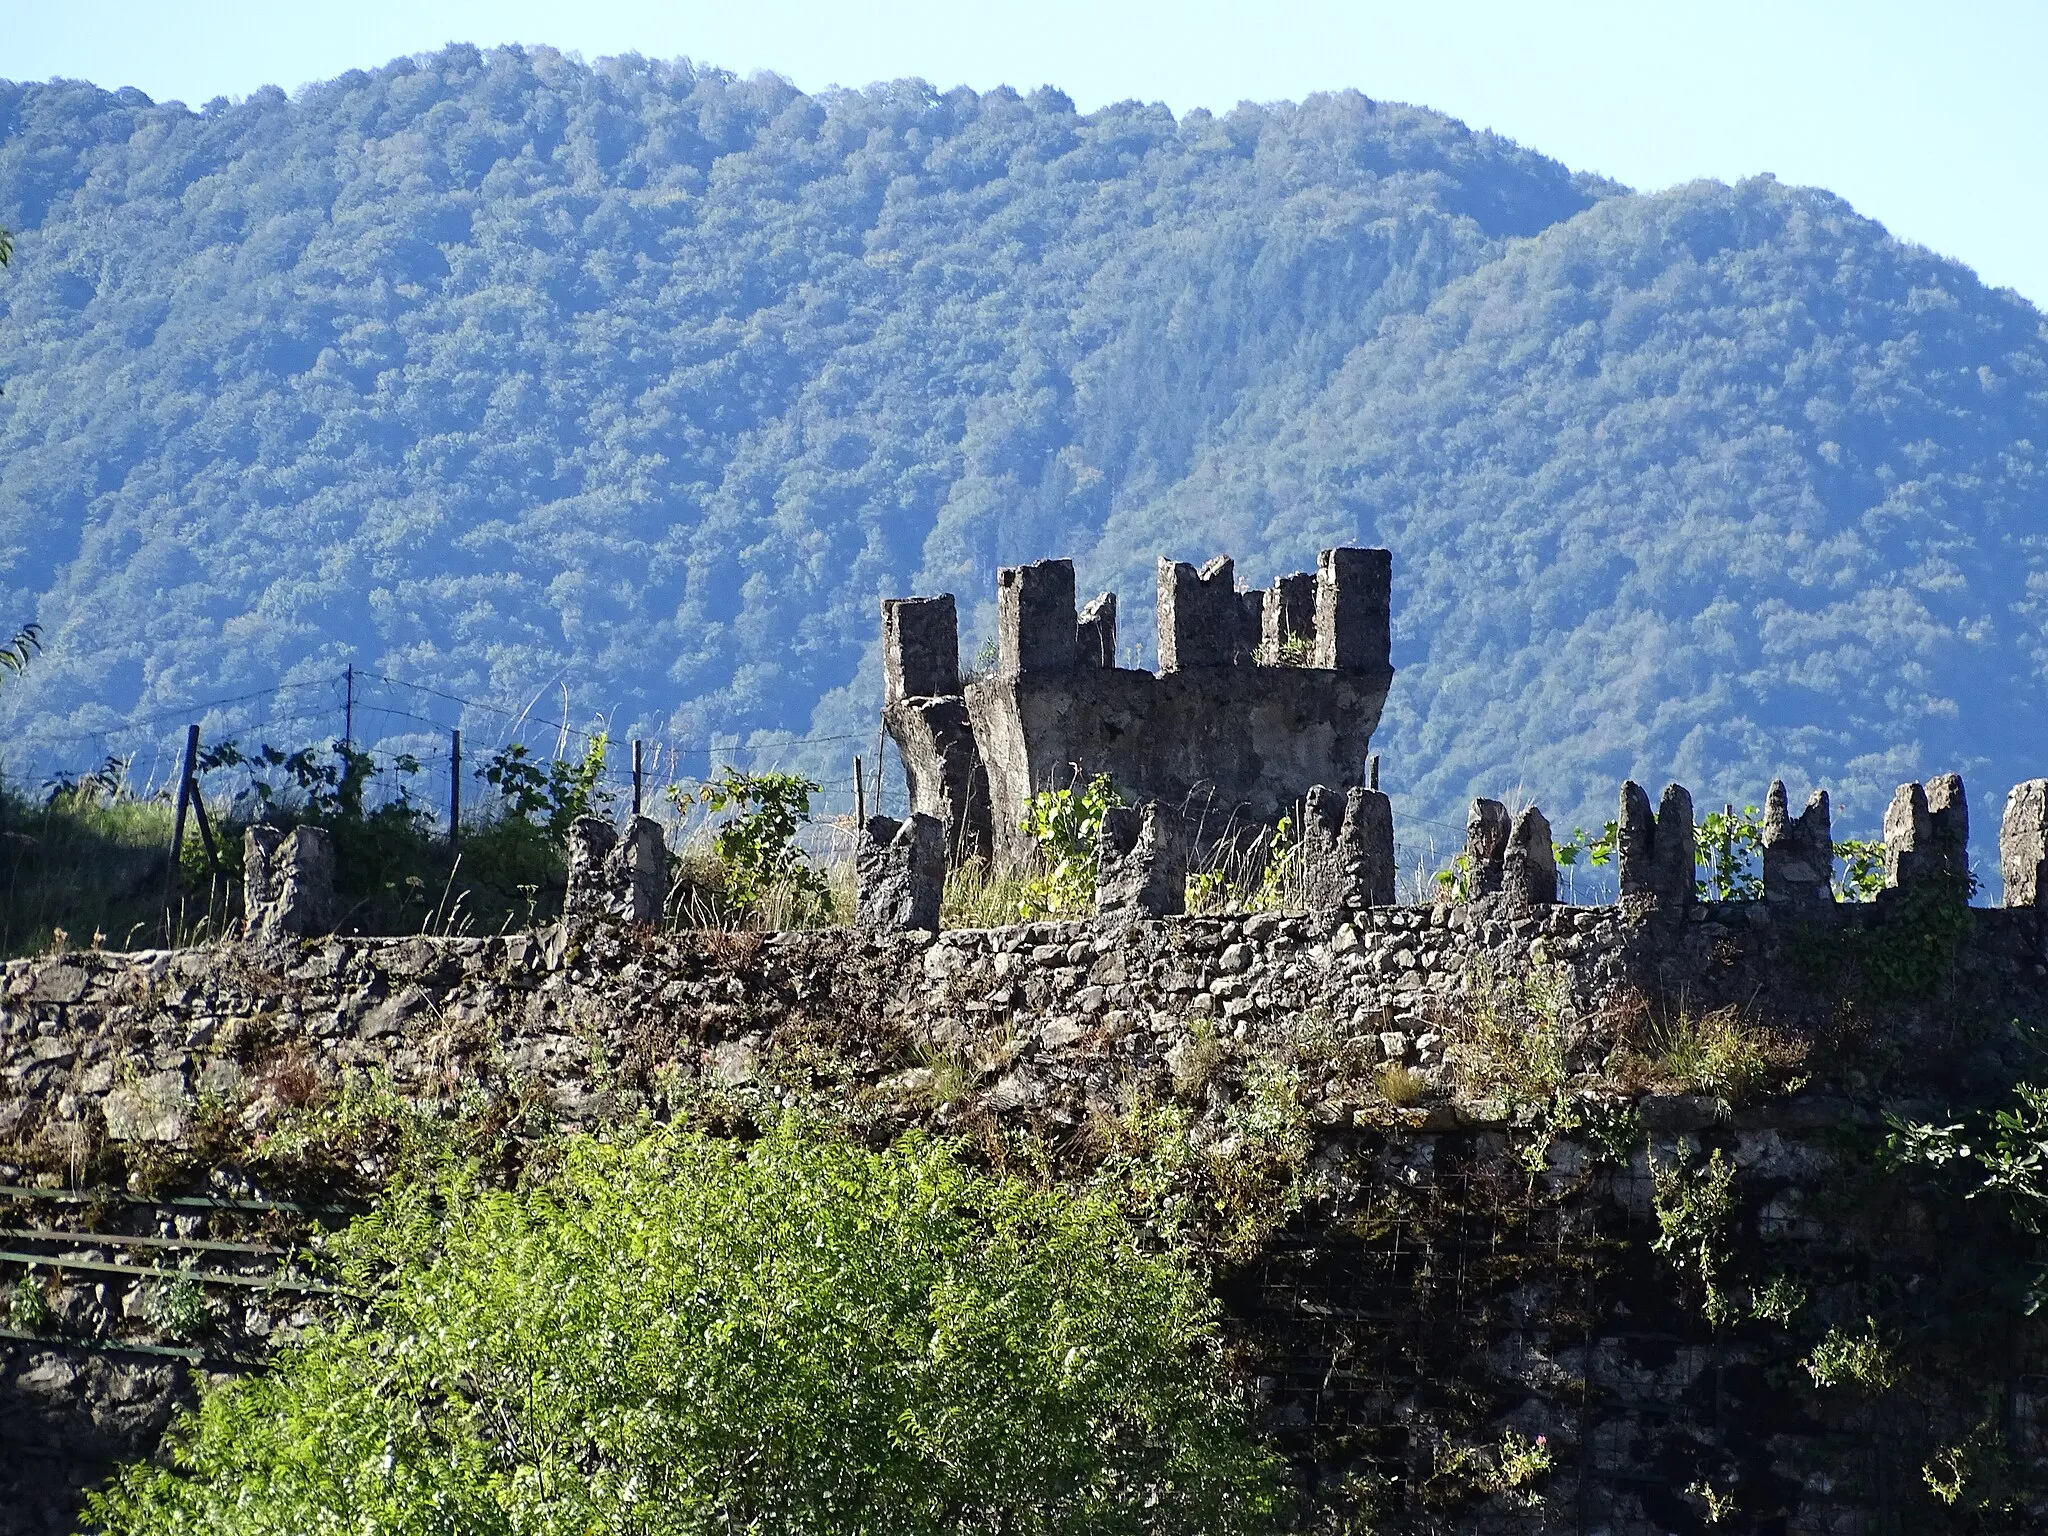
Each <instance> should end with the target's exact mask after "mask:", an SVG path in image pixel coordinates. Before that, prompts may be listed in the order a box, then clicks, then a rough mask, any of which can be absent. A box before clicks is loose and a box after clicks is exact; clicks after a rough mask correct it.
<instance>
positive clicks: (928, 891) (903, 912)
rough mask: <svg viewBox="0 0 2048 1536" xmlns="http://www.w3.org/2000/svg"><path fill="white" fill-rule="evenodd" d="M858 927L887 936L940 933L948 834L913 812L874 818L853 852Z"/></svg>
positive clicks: (935, 821)
mask: <svg viewBox="0 0 2048 1536" xmlns="http://www.w3.org/2000/svg"><path fill="white" fill-rule="evenodd" d="M853 873H854V922H855V923H856V924H858V925H859V926H860V927H862V928H871V929H876V930H878V931H881V932H885V933H893V932H901V931H903V930H906V929H921V930H924V931H926V932H931V933H936V932H937V931H938V927H939V906H940V903H941V901H942V900H943V899H944V897H945V894H946V829H945V828H944V827H943V826H941V825H940V824H939V822H938V820H937V818H935V817H931V816H927V815H925V814H923V813H922V812H920V811H912V812H911V813H910V815H908V816H907V817H905V818H904V819H903V820H902V821H897V820H896V819H895V818H894V817H891V816H870V817H869V818H868V824H867V825H866V826H865V827H863V828H862V829H861V837H860V843H859V846H858V847H857V848H856V849H855V850H854V857H853Z"/></svg>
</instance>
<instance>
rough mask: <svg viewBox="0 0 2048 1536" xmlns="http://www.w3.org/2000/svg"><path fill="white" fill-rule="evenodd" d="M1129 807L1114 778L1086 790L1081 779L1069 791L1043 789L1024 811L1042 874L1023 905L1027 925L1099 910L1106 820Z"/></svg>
mask: <svg viewBox="0 0 2048 1536" xmlns="http://www.w3.org/2000/svg"><path fill="white" fill-rule="evenodd" d="M1123 803H1124V798H1123V796H1122V795H1120V794H1118V793H1117V790H1116V786H1115V785H1113V784H1111V783H1110V781H1109V779H1108V777H1107V776H1106V775H1103V774H1097V775H1096V776H1095V777H1094V778H1092V779H1090V780H1089V781H1088V783H1087V785H1086V787H1081V785H1080V779H1079V776H1078V775H1076V777H1075V782H1074V783H1073V784H1072V785H1069V786H1068V787H1067V788H1065V789H1042V790H1040V791H1039V792H1038V793H1037V794H1035V795H1033V796H1032V797H1031V804H1030V805H1029V806H1027V807H1026V808H1025V811H1024V831H1025V832H1026V833H1027V834H1028V835H1030V836H1031V837H1032V838H1034V839H1035V840H1036V841H1037V843H1038V858H1039V867H1038V869H1037V870H1036V871H1035V872H1034V873H1033V874H1032V875H1031V876H1030V877H1029V878H1028V879H1027V880H1026V882H1025V884H1024V889H1023V894H1022V895H1021V896H1020V897H1019V899H1018V902H1017V915H1018V916H1019V917H1021V918H1022V919H1023V920H1024V921H1025V922H1027V923H1028V922H1036V921H1037V920H1039V919H1040V918H1046V917H1080V916H1084V915H1086V914H1087V913H1089V912H1092V911H1094V910H1095V863H1096V845H1097V840H1098V839H1099V838H1100V837H1101V835H1102V820H1103V817H1105V816H1106V815H1108V814H1109V812H1110V811H1111V810H1112V809H1114V808H1115V807H1117V806H1120V805H1122V804H1123Z"/></svg>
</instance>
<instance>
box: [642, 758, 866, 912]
mask: <svg viewBox="0 0 2048 1536" xmlns="http://www.w3.org/2000/svg"><path fill="white" fill-rule="evenodd" d="M820 787H821V786H820V785H819V784H818V783H817V782H816V781H815V780H813V779H807V778H805V777H803V776H802V775H801V774H796V773H772V772H771V773H742V772H740V770H739V769H737V768H733V767H726V768H724V769H722V770H721V771H720V773H719V776H718V777H717V778H715V779H713V780H712V781H711V782H710V783H708V784H705V785H703V786H701V787H700V788H699V789H698V790H697V792H696V794H695V796H694V797H689V796H687V795H685V794H684V792H683V791H681V790H680V788H679V789H677V790H676V791H674V794H675V796H676V803H677V804H678V805H679V806H680V805H681V804H682V803H683V801H684V799H686V798H694V799H695V800H696V802H697V803H698V804H700V805H702V806H703V807H704V808H705V809H706V810H708V811H711V812H713V813H714V814H720V815H724V814H728V813H730V819H729V820H728V821H726V822H724V823H723V824H722V825H720V826H719V828H718V830H717V831H716V832H715V833H713V834H712V844H713V846H714V847H715V848H716V849H717V850H718V858H719V863H720V864H721V865H722V866H723V869H724V877H725V894H726V899H727V900H728V901H730V902H731V904H732V905H733V907H734V908H736V909H737V910H739V911H741V912H751V911H754V910H756V909H758V908H759V907H760V906H761V904H762V903H763V902H764V901H766V900H767V899H768V898H769V897H770V895H771V894H772V893H775V892H777V891H778V890H779V891H780V892H782V893H784V895H785V896H786V897H791V898H794V904H795V905H796V906H799V907H801V906H806V905H811V906H822V907H824V908H826V909H827V910H828V911H829V909H830V907H831V900H832V899H831V895H830V893H829V892H828V891H827V890H826V888H825V880H824V877H823V876H822V875H820V874H819V872H818V871H817V870H816V869H815V868H813V867H812V865H811V862H810V861H809V860H808V859H806V858H805V857H804V852H803V849H801V848H800V847H798V846H797V833H798V830H799V829H800V828H801V827H802V826H803V825H804V823H806V822H808V821H809V820H810V819H811V796H813V795H815V794H816V793H818V790H819V788H820Z"/></svg>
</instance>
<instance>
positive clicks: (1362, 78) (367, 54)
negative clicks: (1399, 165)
mask: <svg viewBox="0 0 2048 1536" xmlns="http://www.w3.org/2000/svg"><path fill="white" fill-rule="evenodd" d="M451 41H463V42H473V43H477V44H480V45H485V46H489V45H492V44H497V43H508V42H519V43H545V44H549V45H552V46H554V47H556V48H560V49H562V50H564V51H571V50H573V51H575V52H578V53H580V54H582V55H583V56H584V57H585V58H587V59H596V58H599V57H602V56H604V55H606V54H616V53H626V52H638V53H641V54H645V55H648V56H650V57H660V58H670V57H675V56H678V55H682V56H687V57H689V58H691V59H693V60H695V61H696V62H698V63H700V64H712V65H717V66H719V67H722V68H725V69H730V70H733V71H735V72H736V73H739V74H742V75H746V74H751V73H753V72H755V71H757V70H773V71H774V72H775V73H777V74H780V75H782V76H784V77H785V78H787V79H789V80H790V81H792V82H794V83H795V84H796V85H798V86H800V87H802V88H804V89H806V90H815V89H819V88H822V87H825V86H828V85H846V86H859V85H866V84H869V83H871V82H873V81H876V80H884V79H894V78H901V77H905V76H917V77H920V78H922V79H924V80H927V81H929V82H930V83H931V84H933V85H935V86H938V87H940V88H941V89H944V88H946V87H950V86H953V85H961V84H964V85H968V86H972V87H974V88H976V89H983V90H985V89H987V88H989V87H992V86H996V85H1002V84H1008V85H1012V86H1015V87H1017V88H1018V89H1020V90H1029V89H1032V88H1033V87H1036V86H1039V85H1048V84H1049V85H1056V86H1058V87H1059V88H1060V89H1062V90H1064V91H1066V92H1067V94H1068V95H1069V96H1071V97H1073V98H1074V100H1075V102H1076V104H1077V105H1079V106H1080V107H1081V108H1082V110H1084V111H1087V110H1092V109H1093V108H1096V107H1099V106H1101V105H1103V104H1104V103H1106V102H1110V101H1118V100H1123V99H1127V98H1131V97H1137V98H1140V99H1143V100H1147V101H1163V102H1165V103H1166V104H1167V105H1168V106H1169V107H1171V108H1172V109H1173V110H1174V111H1175V112H1185V111H1186V110H1188V109H1189V108H1192V107H1198V106H1199V107H1208V108H1210V109H1212V110H1216V111H1224V110H1228V109H1229V108H1230V107H1232V106H1234V105H1235V104H1236V103H1238V102H1239V101H1245V100H1252V101H1274V100H1280V99H1283V98H1284V99H1293V100H1298V99H1300V98H1301V97H1302V96H1304V95H1307V94H1309V93H1310V92H1313V91H1319V90H1333V89H1342V88H1345V87H1354V88H1356V89H1358V90H1360V91H1363V92H1364V93H1365V94H1366V95H1368V96H1373V97H1379V98H1382V99H1387V100H1395V101H1410V102H1416V103H1419V104H1422V105H1425V106H1429V107H1434V108H1436V109H1437V110H1439V111H1442V112H1447V113H1449V114H1451V115H1452V116H1454V117H1458V118H1461V119H1463V120H1464V121H1465V122H1467V123H1469V124H1471V125H1472V126H1473V127H1475V128H1491V129H1493V130H1494V131H1495V132H1498V133H1502V134H1505V135H1507V136H1509V137H1510V138H1513V139H1516V140H1518V141H1519V142H1521V143H1522V144H1525V145H1527V146H1529V147H1530V148H1532V149H1536V150H1539V151H1541V152H1542V153H1544V154H1547V155H1551V156H1553V157H1555V158H1556V159H1559V160H1562V161H1563V162H1565V163H1566V164H1567V165H1569V166H1571V167H1573V168H1574V169H1576V170H1588V171H1597V172H1600V173H1601V174H1603V175H1607V176H1611V177H1613V178H1615V179H1616V180H1618V181H1622V182H1625V183H1627V184H1629V185H1631V186H1634V187H1637V188H1640V189H1643V190H1652V189H1655V188H1660V187H1665V186H1670V185H1672V184H1674V183H1677V182H1682V181H1688V180H1691V179H1694V178H1696V177H1702V176H1711V177H1718V178H1720V179H1722V180H1728V181H1732V180H1735V179H1737V178H1740V177H1743V176H1749V175H1754V174H1756V173H1758V172H1763V171H1769V172H1772V173H1774V174H1775V175H1776V176H1777V177H1778V178H1779V179H1780V180H1782V181H1788V182H1800V183H1808V184H1813V185H1819V186H1824V187H1828V188H1830V189H1831V190H1833V191H1835V192H1837V193H1839V194H1841V195H1842V196H1844V197H1846V198H1847V199H1849V201H1850V202H1852V203H1853V204H1855V206H1856V207H1857V209H1858V210H1859V211H1861V212H1863V213H1866V214H1868V215H1870V216H1871V217H1873V218H1876V219H1879V220H1881V221H1883V222H1884V223H1885V225H1887V226H1888V227H1889V228H1890V229H1891V230H1892V231H1893V232H1894V233H1895V234H1898V235H1900V236H1901V237H1903V238H1906V239H1910V240H1915V241H1918V242H1920V243H1921V244H1923V245H1927V246H1930V247H1932V248H1933V249H1935V250H1937V251H1939V252H1941V253H1942V254H1944V255H1948V256H1953V257H1956V258H1958V259H1959V260H1962V261H1964V262H1967V263H1968V264H1969V265H1971V266H1972V267H1974V268H1976V269H1977V271H1978V272H1979V274H1980V275H1981V276H1982V277H1983V278H1984V279H1985V281H1987V282H1989V283H1992V284H1994V285H1999V286H2007V287H2013V288H2017V289H2018V290H2019V291H2020V292H2021V293H2023V294H2025V295H2026V296H2027V297H2028V298H2030V299H2031V300H2033V301H2034V303H2036V304H2037V305H2040V306H2042V307H2043V308H2048V196H2044V195H2043V188H2044V186H2048V86H2044V84H2043V81H2042V73H2041V71H2042V64H2043V61H2044V60H2048V0H1947V3H1946V4H1941V5H1936V4H1930V3H1928V0H1916V3H1913V4H1906V3H1899V0H1857V3H1847V0H1842V3H1820V0H1776V3H1756V0H1715V3H1711V4H1701V3H1691V0H1685V3H1678V0H1631V3H1627V4H1620V3H1607V0H1583V3H1548V4H1546V3H1543V0H1466V3H1458V0H1435V3H1428V0H1406V3H1404V4H1400V5H1393V4H1383V3H1379V0H1348V3H1346V0H1262V3H1257V4H1248V3H1235V4H1222V3H1215V0H1174V3H1170V4H1161V3H1153V0H1127V3H1126V0H1092V3H1089V0H1038V3H1035V4H1030V5H1023V4H1011V3H993V0H983V3H975V0H953V3H950V4H942V3H933V0H899V3H894V4H890V5H886V6H878V5H872V4H861V3H855V0H838V3H834V4H824V3H819V0H748V3H744V4H736V3H734V0H718V3H715V4H711V3H702V0H568V3H564V0H550V3H533V0H490V3H476V0H351V3H349V4H346V5H341V4H327V3H317V0H292V3H284V4H280V3H278V0H264V3H261V4H254V3H247V0H179V3H176V4H173V3H169V0H150V3H140V0H0V77H7V78H12V79H16V80H39V79H47V78H49V77H51V76H53V75H63V76H69V77H73V78H83V79H88V80H92V81H94V82H96V83H98V84H100V85H105V86H110V87H111V86H122V85H132V86H137V87H139V88H140V89H142V90H143V91H146V92H147V93H148V94H149V95H151V96H153V97H155V98H156V99H158V100H170V99H177V100H182V101H185V102H187V103H190V104H191V105H194V106H197V105H199V104H201V103H203V102H205V101H207V100H208V99H210V98H212V97H214V96H228V97H241V96H246V95H248V94H249V93H250V92H251V91H253V90H255V89H257V88H258V87H259V86H263V85H279V86H282V87H284V88H285V89H286V90H288V91H289V90H294V89H296V88H297V87H298V86H300V85H302V84H304V83H306V82H308V81H311V80H316V79H322V78H326V77H329V76H332V75H336V74H339V73H341V72H342V71H343V70H346V69H351V68H362V67H370V66H374V65H377V64H381V63H383V62H385V61H386V60H388V59H391V58H393V57H396V56H398V55H400V54H406V53H417V52H422V51H425V50H429V49H433V48H437V47H439V46H441V45H442V44H444V43H447V42H451Z"/></svg>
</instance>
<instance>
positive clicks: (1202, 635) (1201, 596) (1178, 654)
mask: <svg viewBox="0 0 2048 1536" xmlns="http://www.w3.org/2000/svg"><path fill="white" fill-rule="evenodd" d="M1240 622H1241V610H1240V609H1239V607H1238V601H1237V576H1236V568H1235V567H1234V566H1233V565H1232V563H1231V560H1230V557H1229V556H1228V555H1218V556H1217V557H1216V558H1215V559H1214V560H1211V561H1210V562H1209V563H1208V564H1207V565H1205V566H1203V567H1202V568H1201V569H1200V570H1199V571H1197V570H1196V569H1195V568H1194V567H1193V566H1192V565H1189V564H1188V563H1187V562H1186V561H1185V560H1167V559H1161V560H1160V562H1159V670H1160V671H1161V672H1185V671H1187V670H1189V669H1190V668H1194V667H1227V666H1229V665H1230V664H1231V662H1232V661H1233V660H1234V659H1235V657H1236V655H1237V648H1238V647H1237V635H1238V626H1239V624H1240Z"/></svg>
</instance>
